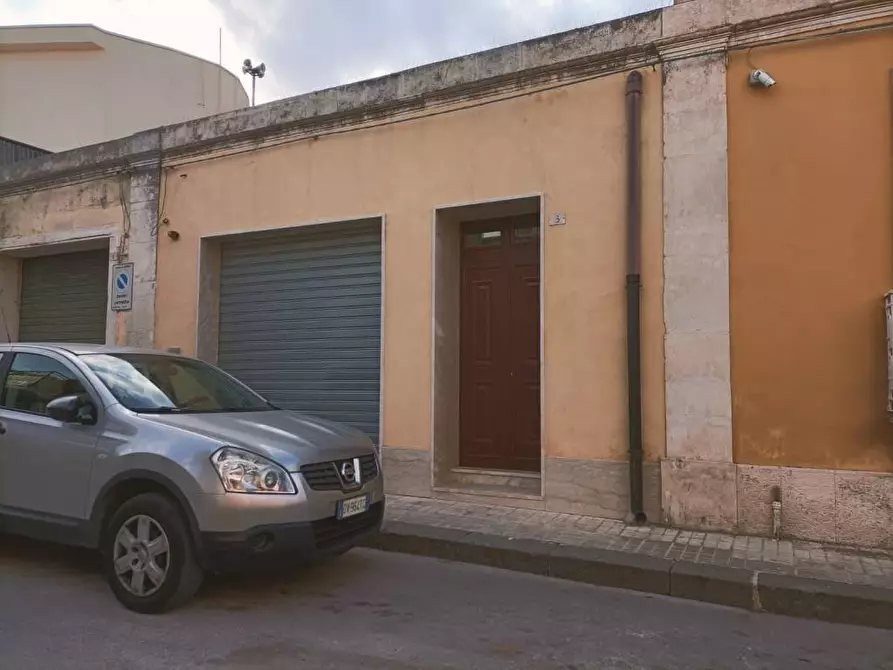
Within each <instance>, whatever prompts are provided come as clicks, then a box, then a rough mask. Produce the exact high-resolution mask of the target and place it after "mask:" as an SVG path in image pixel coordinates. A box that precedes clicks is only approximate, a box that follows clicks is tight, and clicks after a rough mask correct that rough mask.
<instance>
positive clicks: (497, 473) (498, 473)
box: [450, 467, 542, 479]
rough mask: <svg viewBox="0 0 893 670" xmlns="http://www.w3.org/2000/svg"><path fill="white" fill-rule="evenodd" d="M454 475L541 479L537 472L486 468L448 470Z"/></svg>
mask: <svg viewBox="0 0 893 670" xmlns="http://www.w3.org/2000/svg"><path fill="white" fill-rule="evenodd" d="M450 472H452V473H453V474H455V475H486V476H489V477H519V478H522V479H542V475H541V474H540V473H539V472H529V471H526V470H488V469H486V468H464V467H458V468H453V469H452V470H450Z"/></svg>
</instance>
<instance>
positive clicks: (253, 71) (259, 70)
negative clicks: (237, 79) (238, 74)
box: [242, 58, 267, 107]
mask: <svg viewBox="0 0 893 670" xmlns="http://www.w3.org/2000/svg"><path fill="white" fill-rule="evenodd" d="M266 73H267V66H266V65H264V64H263V63H259V64H257V65H252V64H251V59H250V58H246V59H245V61H244V62H243V63H242V74H249V75H251V106H252V107H254V90H255V87H256V86H257V80H258V79H263V78H264V75H265V74H266Z"/></svg>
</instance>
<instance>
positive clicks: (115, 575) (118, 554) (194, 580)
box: [102, 493, 203, 614]
mask: <svg viewBox="0 0 893 670" xmlns="http://www.w3.org/2000/svg"><path fill="white" fill-rule="evenodd" d="M102 556H103V567H104V570H105V573H106V577H107V579H108V581H109V585H110V586H111V588H112V591H113V592H114V594H115V596H116V597H117V598H118V600H119V601H120V602H121V603H122V604H123V605H124V606H125V607H127V608H128V609H131V610H133V611H135V612H140V613H143V614H156V613H159V612H164V611H166V610H169V609H173V608H175V607H178V606H180V605H182V604H183V603H185V602H186V601H187V600H189V598H191V597H192V596H193V595H194V594H195V592H196V591H197V590H198V588H199V586H201V582H202V576H203V575H202V570H201V568H200V567H199V565H198V563H197V561H196V559H195V552H194V550H193V546H192V542H191V541H190V537H189V529H188V526H187V524H186V521H185V520H184V519H183V515H182V514H181V512H180V510H179V509H178V508H177V505H176V504H175V503H174V502H173V501H171V500H170V499H169V498H167V497H166V496H163V495H161V494H158V493H143V494H140V495H138V496H135V497H133V498H131V499H130V500H128V501H127V502H125V503H124V504H123V505H121V507H119V508H118V510H117V511H116V512H115V513H114V514H113V515H112V518H111V520H110V521H109V523H108V525H107V527H106V529H105V532H104V533H103V547H102Z"/></svg>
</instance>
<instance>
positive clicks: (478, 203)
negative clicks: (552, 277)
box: [429, 192, 547, 498]
mask: <svg viewBox="0 0 893 670" xmlns="http://www.w3.org/2000/svg"><path fill="white" fill-rule="evenodd" d="M524 200H527V201H531V202H532V201H535V202H536V209H537V212H536V213H537V216H538V218H539V237H538V244H539V245H540V248H539V273H540V286H539V300H540V304H539V350H540V351H539V354H540V365H539V368H540V369H539V375H540V472H539V476H540V494H539V497H540V498H542V497H543V495H544V491H545V478H546V467H545V466H546V427H547V425H546V411H545V409H546V402H545V395H546V379H545V370H546V346H545V345H546V332H545V323H546V318H545V286H546V281H545V279H546V254H545V236H546V213H545V210H546V207H545V205H546V197H545V193H543V192H536V193H521V194H517V195H506V196H501V197H497V198H487V199H482V200H472V201H465V202H457V203H452V204H444V205H438V206H436V207H434V209H433V210H432V212H431V243H430V244H431V248H430V253H431V259H430V263H431V295H430V306H431V322H430V328H431V330H430V352H431V353H430V365H431V367H430V382H429V400H430V408H429V424H430V425H429V428H430V434H429V440H430V442H429V444H430V447H429V449H430V452H429V454H430V465H431V468H430V469H431V472H430V477H431V482H430V483H431V488H432V489H433V490H438V489H440V490H442V489H443V488H444V487H443V486H441V485H440V484H439V482H438V472H437V464H438V453H437V452H438V447H439V445H438V440H437V419H436V417H437V416H438V409H437V403H438V401H439V400H440V398H438V393H437V387H438V384H437V382H438V379H437V359H438V346H437V314H438V302H437V296H438V287H439V286H440V282H442V281H443V279H442V278H441V277H440V276H439V275H440V273H439V272H438V265H437V255H438V236H437V232H438V228H439V227H440V226H453V225H457V226H458V225H461V224H460V222H459V221H458V220H456V221H445V220H443V219H444V218H445V217H449V214H450V212H453V211H456V210H462V209H469V210H474V209H475V208H481V210H484V209H486V208H493V209H494V211H496V212H497V213H494V214H492V215H491V214H488V215H486V216H481V220H484V219H489V218H498V217H500V216H504V215H511V214H512V212H511V211H510V210H511V209H512V206H513V205H514V206H515V207H516V208H517V206H518V205H520V204H522V203H520V202H519V201H524ZM500 205H504V206H506V208H507V209H508V210H509V212H508V214H500V213H498V208H499V206H500ZM457 318H458V315H457ZM457 325H458V324H457ZM458 421H459V417H458V415H457V416H456V422H457V426H456V428H457V430H458ZM457 455H458V454H457Z"/></svg>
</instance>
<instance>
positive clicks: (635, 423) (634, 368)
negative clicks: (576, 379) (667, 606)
mask: <svg viewBox="0 0 893 670" xmlns="http://www.w3.org/2000/svg"><path fill="white" fill-rule="evenodd" d="M641 141H642V73H641V72H639V71H638V70H633V71H632V72H630V73H629V76H627V78H626V369H627V388H628V391H629V510H630V514H631V515H632V517H633V519H634V520H635V522H636V523H644V522H645V520H646V517H645V506H644V502H643V495H642V479H643V477H642V356H641V331H642V328H641V320H640V314H639V312H640V310H639V304H640V300H641V297H640V296H641V292H642V269H641V265H642V263H641V247H642V171H641V166H640V158H639V151H640V145H641Z"/></svg>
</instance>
